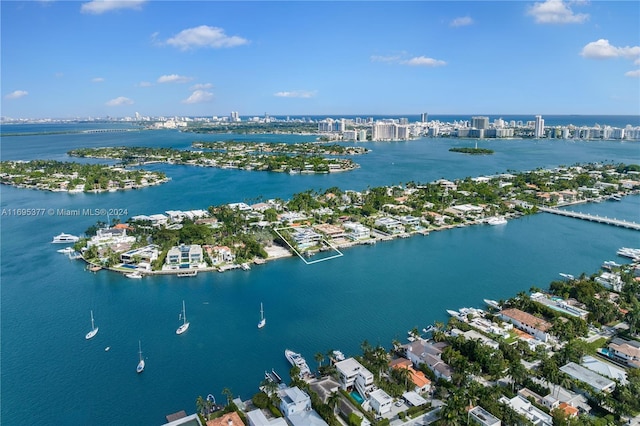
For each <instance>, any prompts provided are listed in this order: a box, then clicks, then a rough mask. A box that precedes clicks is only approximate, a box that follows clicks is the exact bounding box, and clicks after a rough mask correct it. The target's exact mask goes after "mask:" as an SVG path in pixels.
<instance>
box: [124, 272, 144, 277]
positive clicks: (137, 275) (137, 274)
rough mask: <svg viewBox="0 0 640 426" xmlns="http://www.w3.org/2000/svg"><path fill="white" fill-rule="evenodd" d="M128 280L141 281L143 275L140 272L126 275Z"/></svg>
mask: <svg viewBox="0 0 640 426" xmlns="http://www.w3.org/2000/svg"><path fill="white" fill-rule="evenodd" d="M124 276H125V277H127V278H133V279H140V278H142V273H141V272H140V271H133V272H130V273H128V274H124Z"/></svg>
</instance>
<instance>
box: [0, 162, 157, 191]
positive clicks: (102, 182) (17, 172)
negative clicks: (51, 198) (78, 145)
mask: <svg viewBox="0 0 640 426" xmlns="http://www.w3.org/2000/svg"><path fill="white" fill-rule="evenodd" d="M168 180H169V179H168V178H167V177H166V176H165V174H164V173H162V172H150V171H145V170H131V169H126V168H123V167H116V166H109V165H104V164H80V163H74V162H62V161H54V160H33V161H2V162H0V183H2V184H5V185H13V186H16V187H18V188H30V189H39V190H44V191H53V192H68V193H80V192H105V191H109V192H115V191H120V190H127V189H138V188H145V187H147V186H152V185H159V184H161V183H164V182H167V181H168Z"/></svg>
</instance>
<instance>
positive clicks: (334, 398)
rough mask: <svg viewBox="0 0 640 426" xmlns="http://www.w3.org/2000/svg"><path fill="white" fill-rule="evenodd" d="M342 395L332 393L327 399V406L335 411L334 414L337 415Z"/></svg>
mask: <svg viewBox="0 0 640 426" xmlns="http://www.w3.org/2000/svg"><path fill="white" fill-rule="evenodd" d="M340 399H341V397H340V394H339V393H338V392H331V395H329V396H328V397H327V405H328V406H329V407H331V408H332V409H333V414H334V415H335V414H336V407H337V406H338V404H339V403H340Z"/></svg>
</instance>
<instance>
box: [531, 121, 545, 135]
mask: <svg viewBox="0 0 640 426" xmlns="http://www.w3.org/2000/svg"><path fill="white" fill-rule="evenodd" d="M533 137H535V138H536V139H539V138H543V137H544V119H543V118H542V116H541V115H536V124H535V128H534V131H533Z"/></svg>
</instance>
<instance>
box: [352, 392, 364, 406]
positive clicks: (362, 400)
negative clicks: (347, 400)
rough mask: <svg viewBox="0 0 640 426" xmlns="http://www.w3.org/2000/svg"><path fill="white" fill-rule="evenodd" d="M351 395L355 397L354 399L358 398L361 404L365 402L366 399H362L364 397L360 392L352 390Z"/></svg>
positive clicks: (357, 400)
mask: <svg viewBox="0 0 640 426" xmlns="http://www.w3.org/2000/svg"><path fill="white" fill-rule="evenodd" d="M350 395H351V396H352V397H353V399H355V400H356V402H357V403H358V404H360V405H362V403H363V402H364V399H362V397H361V396H360V394H359V393H358V392H356V391H351V393H350Z"/></svg>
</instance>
